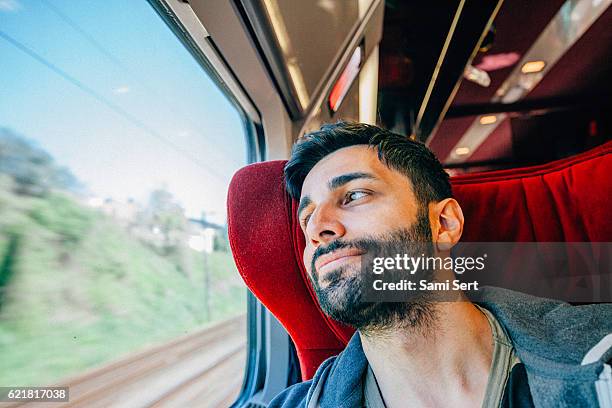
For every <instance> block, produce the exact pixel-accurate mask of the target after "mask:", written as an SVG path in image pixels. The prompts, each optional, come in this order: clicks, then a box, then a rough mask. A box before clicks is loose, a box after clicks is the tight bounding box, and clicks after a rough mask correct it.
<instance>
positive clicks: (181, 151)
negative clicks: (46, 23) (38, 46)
mask: <svg viewBox="0 0 612 408" xmlns="http://www.w3.org/2000/svg"><path fill="white" fill-rule="evenodd" d="M0 38H2V39H3V40H5V41H6V42H8V43H9V44H11V45H12V46H14V47H15V48H17V49H18V50H20V51H21V52H23V53H24V54H26V55H28V56H29V57H31V58H33V59H34V60H36V61H38V62H39V63H40V64H42V65H44V66H45V67H47V68H48V69H50V70H51V71H53V72H54V73H56V74H57V75H59V76H61V77H62V78H64V79H65V80H66V81H68V82H70V83H71V84H73V85H74V86H76V87H77V88H78V89H80V90H81V91H83V92H84V93H86V94H87V95H89V96H91V97H92V98H94V99H95V100H97V101H98V102H100V103H102V104H103V105H105V106H106V107H107V108H109V109H111V110H112V111H113V112H115V113H116V114H118V115H120V116H121V117H123V118H124V119H126V120H127V121H129V122H130V123H132V124H133V125H134V126H136V127H138V128H139V129H141V130H143V131H144V132H146V133H148V134H149V135H150V136H153V137H155V138H156V139H158V140H160V141H161V142H163V143H165V144H166V145H168V146H169V147H171V148H172V149H173V150H175V151H176V152H177V153H179V154H181V155H182V156H184V157H186V158H187V159H188V160H190V161H191V162H193V163H194V164H196V165H197V166H199V167H201V168H202V169H204V170H206V171H207V172H209V173H211V174H213V175H214V176H215V177H216V178H217V181H218V182H220V183H221V180H223V178H224V177H223V175H221V174H220V173H218V172H217V171H216V170H214V169H213V168H211V167H209V166H208V165H207V164H206V163H204V162H202V161H200V160H198V159H197V158H196V157H194V156H192V155H191V153H189V152H188V151H185V150H184V149H182V148H180V147H179V146H177V145H176V144H174V143H173V142H172V141H170V140H168V139H167V138H165V137H164V136H162V135H161V134H160V133H158V132H157V131H156V130H155V129H152V128H150V127H149V126H147V125H146V124H145V123H144V122H142V121H141V120H140V119H138V118H137V117H135V116H133V115H131V114H130V113H128V112H126V111H125V110H123V109H122V108H121V107H119V106H118V105H116V104H114V103H112V102H111V101H109V100H108V99H106V98H105V97H103V96H102V95H100V94H98V93H97V92H96V91H95V90H93V89H92V88H90V87H88V86H87V85H85V84H84V83H83V82H81V81H79V80H78V79H76V78H74V77H73V76H71V75H70V74H68V73H67V72H65V71H64V70H62V69H61V68H59V67H58V66H56V65H54V64H53V63H51V62H49V61H47V60H46V59H45V58H44V57H42V56H41V55H39V54H38V53H36V52H35V51H33V50H31V49H30V48H28V47H27V46H25V45H24V44H22V43H21V42H19V41H17V40H15V39H14V38H13V37H11V36H10V35H8V34H6V33H5V32H4V31H2V30H0Z"/></svg>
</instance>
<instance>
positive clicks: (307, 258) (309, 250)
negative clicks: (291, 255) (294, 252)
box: [302, 246, 313, 273]
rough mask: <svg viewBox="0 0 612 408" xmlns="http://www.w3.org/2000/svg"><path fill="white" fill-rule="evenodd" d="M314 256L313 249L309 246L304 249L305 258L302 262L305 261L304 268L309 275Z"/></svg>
mask: <svg viewBox="0 0 612 408" xmlns="http://www.w3.org/2000/svg"><path fill="white" fill-rule="evenodd" d="M312 255H313V250H312V248H309V247H308V246H306V248H305V249H304V256H303V257H302V260H303V261H304V266H305V267H306V272H308V273H310V264H311V263H312Z"/></svg>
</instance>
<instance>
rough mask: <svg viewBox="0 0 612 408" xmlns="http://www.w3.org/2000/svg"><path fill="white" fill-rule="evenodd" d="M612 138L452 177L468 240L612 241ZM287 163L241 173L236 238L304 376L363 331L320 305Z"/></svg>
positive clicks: (254, 286) (233, 225)
mask: <svg viewBox="0 0 612 408" xmlns="http://www.w3.org/2000/svg"><path fill="white" fill-rule="evenodd" d="M611 151H612V142H608V143H607V144H605V145H603V146H600V147H598V148H596V149H594V150H591V151H589V152H586V153H583V154H580V155H578V156H575V157H572V158H569V159H565V160H560V161H556V162H553V163H549V164H545V165H541V166H534V167H526V168H520V169H512V170H502V171H495V172H489V173H480V174H471V175H466V176H459V177H455V178H453V179H451V182H452V185H453V193H454V195H455V197H456V199H457V201H459V203H460V204H461V207H462V209H463V212H464V215H465V226H464V234H463V238H462V239H463V240H464V241H479V242H489V241H490V242H496V241H498V242H499V241H502V242H503V241H505V242H513V241H542V242H571V241H574V242H581V241H585V242H586V241H594V242H608V241H612V220H611V218H610V216H609V214H608V213H609V208H610V207H609V203H608V200H610V198H611V197H612V194H611V193H612V188H611V183H610V181H609V178H608V173H609V171H610V169H612V158H611V157H610V155H609V153H610V152H611ZM284 165H285V162H284V161H270V162H263V163H256V164H253V165H250V166H247V167H245V168H243V169H241V170H239V171H238V172H237V173H236V174H235V175H234V178H233V180H232V182H231V184H230V187H229V195H228V230H229V240H230V245H231V248H232V252H233V254H234V259H235V261H236V265H237V267H238V271H239V272H240V274H241V275H242V278H243V279H244V281H245V283H246V284H247V286H248V287H249V288H250V289H251V291H252V292H253V293H254V294H255V296H257V298H259V299H260V301H261V302H262V303H263V304H264V305H266V307H267V308H268V309H269V310H270V311H271V312H272V313H273V314H274V315H275V316H276V317H277V318H278V319H279V321H280V322H281V323H282V324H283V325H284V327H285V328H286V329H287V331H288V332H289V335H290V336H291V338H292V339H293V341H294V343H295V345H296V348H297V353H298V357H299V359H300V364H301V370H302V378H303V379H309V378H311V377H312V375H313V374H314V372H315V371H316V368H317V367H318V366H319V364H320V363H321V362H322V361H323V360H324V359H325V358H327V357H329V356H331V355H334V354H337V353H339V352H340V351H341V350H342V349H343V348H344V346H345V345H346V343H347V342H348V340H349V338H350V336H351V335H352V333H353V330H352V329H351V328H349V327H346V326H343V325H342V324H340V323H338V322H335V321H333V320H331V319H329V318H328V317H327V316H325V315H324V314H323V312H322V311H321V309H320V308H319V306H318V303H317V300H316V297H315V295H314V293H313V291H312V288H311V286H310V283H309V281H308V277H307V276H306V271H305V269H304V266H303V264H302V252H303V249H304V237H303V235H302V232H301V230H300V227H299V224H298V222H297V220H296V212H297V204H296V202H295V201H293V200H291V199H290V198H289V196H288V195H287V193H286V192H285V186H284V179H283V167H284Z"/></svg>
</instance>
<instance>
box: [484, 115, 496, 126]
mask: <svg viewBox="0 0 612 408" xmlns="http://www.w3.org/2000/svg"><path fill="white" fill-rule="evenodd" d="M495 122H497V116H495V115H490V116H481V117H480V124H481V125H492V124H493V123H495Z"/></svg>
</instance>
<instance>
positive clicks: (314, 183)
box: [298, 145, 431, 328]
mask: <svg viewBox="0 0 612 408" xmlns="http://www.w3.org/2000/svg"><path fill="white" fill-rule="evenodd" d="M419 209H420V207H419V204H418V202H417V200H416V197H415V195H414V192H413V189H412V184H411V182H410V180H409V179H408V178H407V177H406V176H405V175H403V174H401V173H399V172H397V171H395V170H392V169H390V168H389V167H387V166H386V165H385V164H383V163H382V162H381V161H380V160H379V159H378V157H377V153H376V150H374V149H373V148H370V147H368V146H365V145H358V146H351V147H347V148H343V149H340V150H338V151H336V152H334V153H332V154H330V155H328V156H326V157H325V158H323V159H322V160H321V161H320V162H318V163H317V164H316V165H315V166H314V167H313V169H312V170H311V171H310V173H308V175H307V177H306V179H305V180H304V184H303V186H302V195H301V199H300V207H299V210H298V216H299V219H300V225H301V227H302V231H303V232H304V236H305V238H306V248H305V250H304V258H303V260H304V265H305V267H306V270H307V271H308V274H309V276H310V279H311V281H312V283H313V286H314V288H315V291H316V293H317V296H318V298H319V302H320V303H321V306H322V308H323V310H324V311H325V312H326V313H328V314H329V315H330V316H332V317H333V318H335V319H337V320H339V321H342V322H344V323H347V324H350V325H353V326H356V327H357V328H364V327H371V326H380V325H381V324H383V323H384V324H388V323H390V322H391V320H394V319H396V320H397V318H402V317H406V316H405V315H406V313H404V312H406V310H403V309H405V308H406V307H407V306H405V305H404V306H402V305H392V304H373V303H366V302H363V301H361V295H362V292H363V276H360V275H362V272H361V270H360V268H361V260H362V259H363V258H364V256H365V254H366V253H368V255H372V254H371V252H373V251H380V250H381V248H383V249H384V250H385V251H388V250H389V249H390V248H396V249H398V250H399V249H400V248H399V246H400V245H401V244H403V243H408V244H409V243H410V242H411V241H412V242H413V241H421V242H422V241H428V242H431V231H430V229H429V219H428V216H427V211H426V210H425V211H423V209H421V210H420V211H419ZM419 251H420V249H419ZM406 252H409V250H406ZM402 308H403V309H402ZM399 309H402V310H399Z"/></svg>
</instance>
